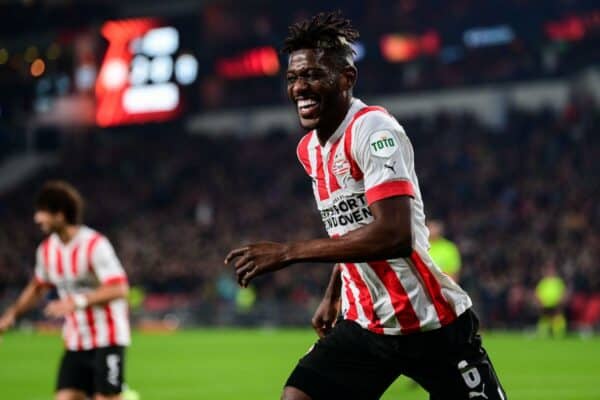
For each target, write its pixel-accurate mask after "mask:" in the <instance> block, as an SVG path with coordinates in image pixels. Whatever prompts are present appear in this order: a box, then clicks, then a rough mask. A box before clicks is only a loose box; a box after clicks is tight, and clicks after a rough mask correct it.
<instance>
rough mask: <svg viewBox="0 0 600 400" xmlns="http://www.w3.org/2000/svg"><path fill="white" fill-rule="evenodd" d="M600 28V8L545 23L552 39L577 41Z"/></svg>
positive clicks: (546, 30) (547, 33)
mask: <svg viewBox="0 0 600 400" xmlns="http://www.w3.org/2000/svg"><path fill="white" fill-rule="evenodd" d="M598 29H600V10H594V11H590V12H587V13H583V14H579V15H570V16H567V17H565V18H563V19H561V20H559V21H550V22H546V24H544V31H545V32H546V35H547V36H548V37H549V38H550V39H552V40H560V41H567V42H576V41H579V40H582V39H583V38H584V37H586V36H588V35H589V34H591V33H592V32H593V31H598Z"/></svg>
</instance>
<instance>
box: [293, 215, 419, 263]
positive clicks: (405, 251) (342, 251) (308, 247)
mask: <svg viewBox="0 0 600 400" xmlns="http://www.w3.org/2000/svg"><path fill="white" fill-rule="evenodd" d="M411 251H412V235H411V233H410V230H408V232H398V229H397V228H396V227H393V226H389V225H388V224H386V223H377V222H373V223H371V224H369V225H366V226H364V227H361V228H359V229H356V230H354V231H352V232H350V233H348V234H347V235H344V236H341V237H338V238H331V239H314V240H307V241H301V242H294V243H291V244H290V245H289V251H288V261H289V262H290V263H297V262H367V261H374V260H382V259H388V258H398V257H408V256H410V253H411Z"/></svg>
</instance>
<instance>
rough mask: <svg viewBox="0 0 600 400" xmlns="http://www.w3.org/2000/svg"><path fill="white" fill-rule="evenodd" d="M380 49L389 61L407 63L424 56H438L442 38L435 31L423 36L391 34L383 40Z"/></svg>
mask: <svg viewBox="0 0 600 400" xmlns="http://www.w3.org/2000/svg"><path fill="white" fill-rule="evenodd" d="M379 47H380V49H381V54H382V55H383V58H385V59H386V60H387V61H389V62H394V63H400V62H407V61H412V60H414V59H416V58H417V57H419V56H422V55H427V56H431V55H435V54H437V53H438V52H439V51H440V37H439V35H438V34H437V32H435V31H428V32H426V33H425V34H423V35H421V36H413V35H410V36H409V35H398V34H389V35H384V36H383V37H382V38H381V40H380V42H379Z"/></svg>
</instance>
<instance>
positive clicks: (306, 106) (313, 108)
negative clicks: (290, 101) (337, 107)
mask: <svg viewBox="0 0 600 400" xmlns="http://www.w3.org/2000/svg"><path fill="white" fill-rule="evenodd" d="M296 105H297V107H298V114H300V117H302V118H306V119H310V118H315V117H316V116H317V115H316V114H317V111H318V109H319V105H320V102H319V101H318V100H316V99H302V100H298V102H297V103H296Z"/></svg>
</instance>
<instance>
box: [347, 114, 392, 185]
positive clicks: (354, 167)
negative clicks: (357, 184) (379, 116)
mask: <svg viewBox="0 0 600 400" xmlns="http://www.w3.org/2000/svg"><path fill="white" fill-rule="evenodd" d="M371 111H382V112H385V113H387V110H386V109H385V108H383V107H379V106H367V107H363V108H361V109H360V110H358V111H357V112H356V114H354V116H353V117H352V120H351V121H350V123H349V124H348V127H347V128H346V131H345V132H344V152H345V153H346V159H347V160H348V161H349V162H350V173H351V175H352V178H354V180H357V181H359V180H361V179H362V177H363V173H362V171H361V170H360V168H359V167H358V164H357V163H356V161H355V160H354V157H352V128H353V127H354V123H355V122H356V120H357V119H359V118H360V117H362V116H363V115H365V114H366V113H368V112H371Z"/></svg>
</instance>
